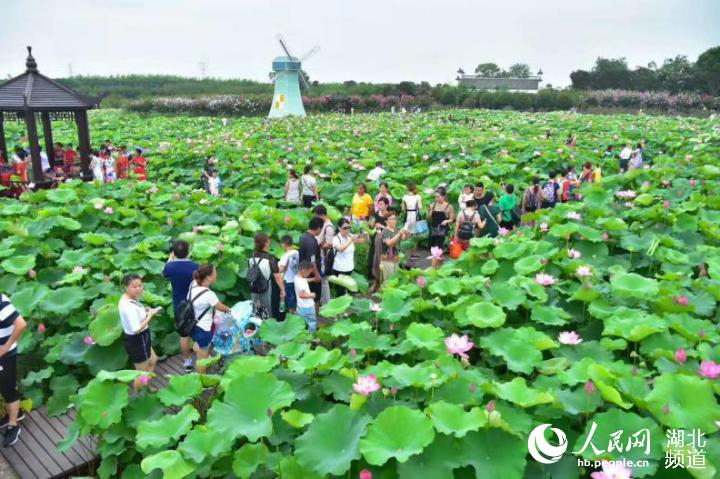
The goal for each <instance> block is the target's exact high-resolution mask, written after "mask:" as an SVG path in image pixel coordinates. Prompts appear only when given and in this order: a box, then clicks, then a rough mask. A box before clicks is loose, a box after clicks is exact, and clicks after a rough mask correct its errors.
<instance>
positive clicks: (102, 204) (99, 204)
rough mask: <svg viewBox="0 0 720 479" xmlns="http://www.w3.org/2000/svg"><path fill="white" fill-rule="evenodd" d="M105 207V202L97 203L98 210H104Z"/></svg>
mask: <svg viewBox="0 0 720 479" xmlns="http://www.w3.org/2000/svg"><path fill="white" fill-rule="evenodd" d="M104 206H105V202H104V201H102V200H100V201H97V202H95V209H96V210H101V209H103V207H104Z"/></svg>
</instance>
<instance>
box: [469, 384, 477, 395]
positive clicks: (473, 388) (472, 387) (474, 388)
mask: <svg viewBox="0 0 720 479" xmlns="http://www.w3.org/2000/svg"><path fill="white" fill-rule="evenodd" d="M476 389H477V386H475V383H470V392H471V393H474V392H475V390H476Z"/></svg>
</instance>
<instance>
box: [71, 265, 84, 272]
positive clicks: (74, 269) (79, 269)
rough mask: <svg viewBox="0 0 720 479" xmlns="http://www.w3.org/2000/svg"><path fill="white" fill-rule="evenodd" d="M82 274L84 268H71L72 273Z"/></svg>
mask: <svg viewBox="0 0 720 479" xmlns="http://www.w3.org/2000/svg"><path fill="white" fill-rule="evenodd" d="M84 272H85V268H83V267H82V266H75V267H74V268H73V273H84Z"/></svg>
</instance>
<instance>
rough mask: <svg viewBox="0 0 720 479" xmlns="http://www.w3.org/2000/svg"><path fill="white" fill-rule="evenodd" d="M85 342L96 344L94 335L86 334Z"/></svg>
mask: <svg viewBox="0 0 720 479" xmlns="http://www.w3.org/2000/svg"><path fill="white" fill-rule="evenodd" d="M83 342H84V343H85V344H89V345H93V344H95V340H94V339H93V338H92V336H85V338H84V339H83Z"/></svg>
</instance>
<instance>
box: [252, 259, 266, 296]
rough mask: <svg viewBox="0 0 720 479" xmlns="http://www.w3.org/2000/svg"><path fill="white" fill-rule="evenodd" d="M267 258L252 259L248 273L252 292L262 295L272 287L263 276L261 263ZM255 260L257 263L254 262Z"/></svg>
mask: <svg viewBox="0 0 720 479" xmlns="http://www.w3.org/2000/svg"><path fill="white" fill-rule="evenodd" d="M263 259H265V258H255V257H253V258H250V267H249V268H248V272H247V280H248V283H250V292H251V293H257V294H262V293H264V292H266V291H267V290H268V288H269V287H270V281H269V279H268V278H266V277H265V276H264V275H263V274H262V270H261V269H260V262H261V261H262V260H263ZM253 260H255V261H253Z"/></svg>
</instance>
